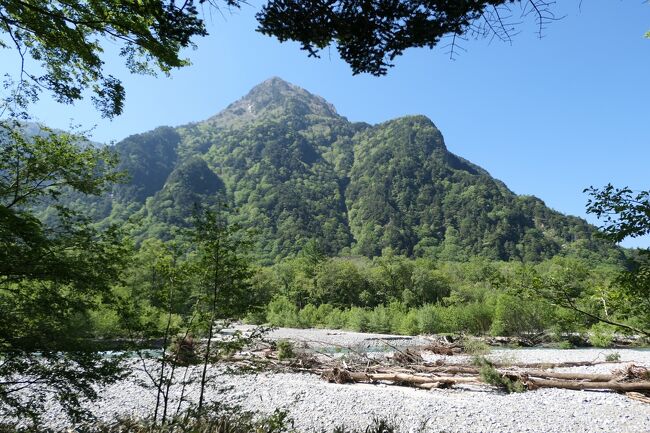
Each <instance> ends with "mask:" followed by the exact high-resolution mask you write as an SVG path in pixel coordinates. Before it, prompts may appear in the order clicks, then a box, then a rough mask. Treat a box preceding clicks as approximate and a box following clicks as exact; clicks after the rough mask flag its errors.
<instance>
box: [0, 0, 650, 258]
mask: <svg viewBox="0 0 650 433" xmlns="http://www.w3.org/2000/svg"><path fill="white" fill-rule="evenodd" d="M253 4H256V2H253ZM256 10H257V7H256V6H244V7H243V8H242V9H241V10H240V11H235V12H234V13H232V14H231V13H229V12H227V11H224V14H223V15H220V14H219V13H214V12H213V13H212V14H211V17H209V18H208V22H209V31H210V33H211V35H210V36H209V37H207V38H204V39H199V40H197V41H196V43H197V45H198V49H197V50H195V51H188V52H187V56H188V57H190V58H191V60H192V63H193V64H192V66H190V67H187V68H184V69H182V70H179V71H175V72H174V73H173V74H172V76H171V77H170V78H165V77H158V78H152V77H147V76H144V77H142V76H129V75H128V74H127V73H126V72H125V71H124V69H123V67H122V66H121V61H120V59H119V57H117V56H114V55H112V54H110V52H109V54H108V56H107V68H108V70H109V71H112V72H114V73H115V74H117V75H118V76H119V77H120V78H122V79H123V81H124V83H125V87H126V92H127V100H126V107H125V110H124V114H123V115H122V116H121V117H119V118H117V119H115V120H113V121H108V120H105V119H101V117H100V116H99V114H98V113H97V112H96V111H94V110H93V109H92V108H91V106H90V104H86V103H82V104H79V105H78V106H76V107H69V106H61V105H58V104H56V103H54V102H52V101H51V100H49V99H48V98H47V97H45V96H44V97H43V100H42V101H41V102H40V103H39V104H38V105H37V106H36V107H35V109H34V113H35V115H36V117H37V118H38V119H39V120H40V121H42V122H44V123H46V124H48V125H51V126H54V127H65V126H66V125H68V124H69V123H70V119H72V120H73V121H74V122H75V123H78V124H81V125H83V126H85V127H90V126H93V125H96V129H95V132H94V138H95V139H96V140H97V141H102V142H108V141H111V140H120V139H122V138H124V137H126V136H128V135H130V134H134V133H138V132H143V131H146V130H149V129H152V128H154V127H156V126H159V125H172V126H173V125H180V124H183V123H187V122H191V121H198V120H202V119H205V118H207V117H210V116H211V115H213V114H215V113H217V112H218V111H220V110H221V109H223V108H224V107H225V106H227V105H228V104H229V103H230V102H232V101H234V100H236V99H238V98H239V97H241V96H243V95H244V94H245V93H246V92H247V91H248V90H249V89H250V88H251V87H253V86H254V85H256V84H258V83H259V82H261V81H263V80H265V79H267V78H269V77H271V76H279V77H281V78H283V79H285V80H287V81H290V82H292V83H294V84H297V85H299V86H302V87H304V88H306V89H307V90H309V91H311V92H312V93H316V94H318V95H321V96H323V97H324V98H326V99H327V100H328V101H330V102H331V103H333V104H334V105H335V106H336V107H337V109H338V111H339V113H340V114H342V115H344V116H346V117H347V118H348V119H350V120H353V121H366V122H369V123H378V122H382V121H385V120H388V119H391V118H394V117H398V116H402V115H406V114H424V115H426V116H428V117H429V118H431V119H432V120H433V121H434V123H435V124H436V125H437V126H438V128H439V129H440V130H441V131H442V133H443V135H444V137H445V141H446V143H447V147H448V148H449V149H450V150H451V151H452V152H454V153H456V154H458V155H461V156H463V157H465V158H467V159H469V160H470V161H472V162H474V163H476V164H479V165H481V166H482V167H484V168H485V169H487V170H488V171H489V172H490V173H491V174H492V175H494V176H495V177H497V178H499V179H501V180H503V181H504V182H505V183H506V184H507V185H508V186H509V187H510V188H511V189H512V190H513V191H514V192H516V193H518V194H531V195H536V196H538V197H540V198H541V199H543V200H544V201H545V202H546V203H547V204H548V205H549V206H551V207H552V208H554V209H557V210H559V211H561V212H564V213H569V214H573V215H578V216H583V217H586V218H587V219H588V220H590V221H592V222H594V219H593V217H589V216H587V215H585V211H584V208H585V203H586V196H585V194H584V193H583V192H582V190H583V189H584V188H585V187H588V186H589V185H594V186H602V185H604V184H606V183H607V182H612V183H613V184H615V185H617V186H626V185H627V186H630V187H631V188H633V189H649V188H650V39H644V38H643V34H644V33H645V32H646V31H647V30H650V5H649V4H648V3H646V2H643V1H641V0H634V1H631V0H628V1H613V0H589V1H583V2H580V1H579V0H575V1H573V0H565V1H561V2H558V5H557V8H556V10H557V13H558V15H565V14H566V16H565V17H564V18H563V19H562V20H559V21H556V22H554V23H552V24H550V25H549V26H548V29H547V30H546V32H545V34H544V36H545V37H544V38H543V39H541V40H540V39H538V38H537V36H536V33H535V32H536V27H535V25H534V23H532V22H529V23H527V24H524V25H522V26H521V28H520V30H521V33H520V34H519V35H518V36H516V37H515V38H514V41H513V44H512V45H509V44H503V43H500V42H496V41H493V42H491V43H490V41H487V40H479V41H467V42H463V44H462V46H463V48H464V49H466V50H467V52H463V53H461V55H460V56H459V57H458V58H457V59H456V60H455V61H451V60H449V56H448V55H446V54H445V53H444V52H445V49H442V48H438V49H435V50H433V51H430V50H428V49H415V50H410V51H408V52H407V53H406V54H405V55H404V56H402V57H400V58H398V59H396V62H395V63H396V67H394V68H392V69H391V70H390V71H389V74H388V76H386V77H380V78H377V77H373V76H369V75H361V76H353V75H352V74H351V71H350V69H349V67H348V66H347V65H346V64H345V63H344V62H342V61H341V60H340V59H339V58H338V56H337V53H336V51H335V50H334V49H332V50H327V51H325V52H323V55H322V58H321V59H319V60H316V59H313V58H308V57H307V55H306V53H304V52H303V51H300V50H299V49H298V46H297V45H296V44H293V43H285V44H280V43H279V42H277V40H275V39H271V38H269V37H266V36H263V35H261V34H258V33H256V32H255V31H254V29H255V27H256V23H255V20H254V14H255V12H256ZM5 51H6V50H5ZM109 51H114V50H111V49H110V47H109ZM0 60H1V63H2V68H1V69H2V72H3V73H4V72H11V70H12V69H13V68H12V67H10V66H14V65H13V62H12V61H11V58H10V57H9V56H8V55H7V54H6V53H4V54H0ZM15 67H16V68H17V67H18V65H17V64H15ZM624 244H625V245H627V246H650V239H649V238H647V237H646V238H643V239H638V240H632V241H626V242H625V243H624Z"/></svg>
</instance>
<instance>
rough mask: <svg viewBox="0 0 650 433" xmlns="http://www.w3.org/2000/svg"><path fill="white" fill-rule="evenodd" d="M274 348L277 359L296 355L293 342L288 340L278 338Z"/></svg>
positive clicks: (290, 357)
mask: <svg viewBox="0 0 650 433" xmlns="http://www.w3.org/2000/svg"><path fill="white" fill-rule="evenodd" d="M275 348H276V349H277V351H278V359H279V360H281V361H282V360H285V359H292V358H295V357H296V351H295V350H294V346H293V343H292V342H291V341H289V340H278V341H277V342H276V343H275Z"/></svg>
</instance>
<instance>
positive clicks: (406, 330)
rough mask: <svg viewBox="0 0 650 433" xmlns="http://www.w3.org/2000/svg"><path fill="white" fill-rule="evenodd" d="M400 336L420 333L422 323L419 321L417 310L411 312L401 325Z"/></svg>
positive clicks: (403, 318)
mask: <svg viewBox="0 0 650 433" xmlns="http://www.w3.org/2000/svg"><path fill="white" fill-rule="evenodd" d="M398 333H399V334H404V335H418V334H419V333H420V322H419V320H418V312H417V310H410V311H409V312H408V313H407V314H406V315H405V316H404V317H402V320H401V322H400V324H399V329H398Z"/></svg>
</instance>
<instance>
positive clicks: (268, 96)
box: [85, 78, 618, 261]
mask: <svg viewBox="0 0 650 433" xmlns="http://www.w3.org/2000/svg"><path fill="white" fill-rule="evenodd" d="M115 149H116V151H117V152H119V154H120V155H121V160H122V162H121V168H122V169H124V170H126V171H128V172H129V173H130V174H131V180H130V182H129V183H128V184H125V185H118V186H116V187H115V189H114V191H113V193H112V194H111V195H107V196H106V197H102V198H100V199H97V200H94V201H92V202H87V203H86V205H85V207H86V208H88V207H90V208H91V209H92V210H93V212H92V214H93V215H94V217H96V218H97V219H98V220H101V221H102V222H109V221H112V222H119V221H124V220H125V219H126V218H128V217H130V216H137V217H139V218H140V220H141V222H142V225H141V229H140V234H139V236H140V237H141V238H144V237H147V236H157V237H161V238H169V237H171V236H172V235H171V233H172V232H173V227H175V226H182V225H184V224H187V222H188V218H189V216H190V214H191V212H192V208H193V206H194V204H195V203H201V204H204V205H213V204H216V203H218V202H220V201H225V202H227V203H228V204H229V205H230V208H231V209H236V212H233V214H232V218H233V220H235V221H237V222H239V223H241V224H242V225H244V226H246V227H251V228H255V229H256V231H257V233H258V237H257V238H258V253H259V256H260V257H262V258H264V259H266V260H268V261H273V260H276V259H278V258H281V257H284V256H287V255H291V254H294V253H296V252H298V251H299V250H300V249H301V248H302V247H303V246H304V245H305V244H306V243H307V241H309V240H310V239H313V240H315V241H317V243H318V244H319V245H320V247H321V249H322V250H323V252H325V253H326V254H330V255H336V254H361V255H366V256H376V255H379V254H381V253H382V251H383V250H384V249H386V248H390V249H391V250H392V251H394V252H397V253H402V254H407V255H410V256H428V257H437V258H441V259H449V260H464V259H467V258H470V257H472V256H483V257H487V258H490V259H501V260H511V259H515V260H525V261H539V260H543V259H546V258H549V257H552V256H554V255H557V254H580V255H590V256H593V257H598V258H610V257H616V256H617V254H618V252H617V251H616V250H613V249H612V248H610V247H608V246H606V245H605V244H604V243H603V242H601V241H599V240H598V239H597V238H595V237H594V234H595V229H594V227H592V226H590V225H589V224H587V223H586V222H585V221H584V220H582V219H579V218H576V217H571V216H565V215H562V214H560V213H558V212H556V211H554V210H552V209H549V208H548V207H546V206H545V205H544V203H543V202H542V201H541V200H539V199H537V198H535V197H531V196H518V195H516V194H514V193H513V192H512V191H510V190H509V189H508V188H507V186H506V185H505V184H504V183H503V182H501V181H499V180H497V179H494V178H493V177H492V176H490V174H489V173H488V172H487V171H485V170H484V169H482V168H481V167H478V166H477V165H475V164H472V163H471V162H469V161H467V160H465V159H463V158H461V157H459V156H457V155H454V154H453V153H451V152H449V151H448V150H447V147H446V145H445V142H444V138H443V136H442V134H441V132H440V131H439V130H438V129H437V128H436V126H435V125H434V123H433V122H432V121H431V120H429V119H428V118H426V117H424V116H407V117H402V118H399V119H395V120H391V121H388V122H385V123H381V124H378V125H369V124H365V123H352V122H349V121H348V120H347V119H346V118H345V117H343V116H341V115H339V114H338V113H337V111H336V109H335V108H334V107H333V106H332V105H331V104H330V103H328V102H327V101H325V100H324V99H323V98H321V97H319V96H316V95H313V94H311V93H309V92H308V91H306V90H304V89H302V88H300V87H297V86H295V85H292V84H289V83H287V82H285V81H283V80H281V79H279V78H271V79H269V80H267V81H264V82H263V83H261V84H259V85H258V86H256V87H255V88H253V89H252V90H251V91H250V92H249V93H248V94H247V95H246V96H245V97H243V98H242V99H240V100H238V101H236V102H234V103H232V104H231V105H230V106H228V107H227V108H226V109H225V110H223V111H222V112H220V113H218V114H217V115H215V116H213V117H211V118H209V119H207V120H205V121H202V122H197V123H193V124H189V125H184V126H180V127H176V128H170V127H160V128H157V129H155V130H153V131H149V132H145V133H142V134H137V135H133V136H131V137H128V138H126V139H124V140H123V141H121V142H120V143H118V144H117V145H116V146H115Z"/></svg>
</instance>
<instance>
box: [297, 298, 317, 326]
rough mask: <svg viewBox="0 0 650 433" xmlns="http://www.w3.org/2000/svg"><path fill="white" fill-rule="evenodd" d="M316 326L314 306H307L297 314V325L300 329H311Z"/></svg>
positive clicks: (315, 309)
mask: <svg viewBox="0 0 650 433" xmlns="http://www.w3.org/2000/svg"><path fill="white" fill-rule="evenodd" d="M318 324H319V320H318V309H317V308H316V307H315V306H314V305H312V304H307V305H305V308H303V309H302V310H300V311H299V312H298V325H299V327H300V328H313V327H315V326H316V325H318Z"/></svg>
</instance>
